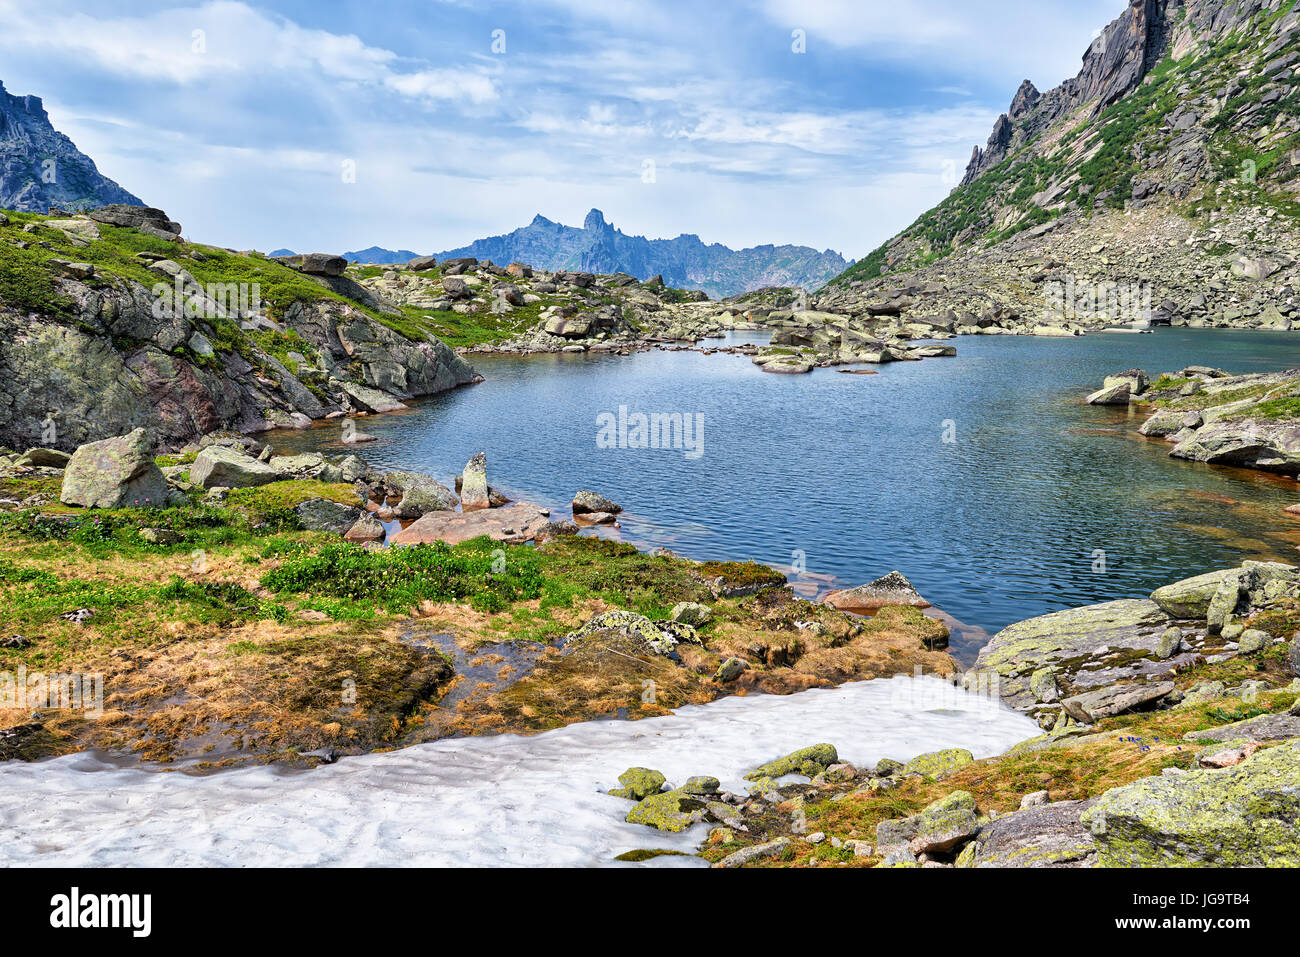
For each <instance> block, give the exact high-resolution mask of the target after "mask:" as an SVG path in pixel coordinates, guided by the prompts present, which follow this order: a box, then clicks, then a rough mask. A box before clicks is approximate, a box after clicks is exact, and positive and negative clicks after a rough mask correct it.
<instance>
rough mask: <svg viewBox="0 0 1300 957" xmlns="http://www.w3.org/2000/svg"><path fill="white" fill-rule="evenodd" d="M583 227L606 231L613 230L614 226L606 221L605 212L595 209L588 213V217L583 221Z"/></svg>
mask: <svg viewBox="0 0 1300 957" xmlns="http://www.w3.org/2000/svg"><path fill="white" fill-rule="evenodd" d="M582 228H583V229H589V230H592V231H599V232H605V231H606V230H610V231H612V230H613V228H614V227H613V226H611V225H610V224H609V223H607V222H605V214H604V213H602V212H601V211H600V210H598V209H593V210H592V211H591V212H589V213H588V214H587V218H586V219H584V220H583V221H582Z"/></svg>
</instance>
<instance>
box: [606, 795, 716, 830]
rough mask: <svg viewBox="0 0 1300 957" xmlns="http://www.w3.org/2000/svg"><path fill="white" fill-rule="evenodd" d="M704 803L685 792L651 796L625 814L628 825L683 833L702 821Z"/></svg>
mask: <svg viewBox="0 0 1300 957" xmlns="http://www.w3.org/2000/svg"><path fill="white" fill-rule="evenodd" d="M704 809H705V805H704V802H703V801H701V800H700V799H699V798H698V797H697V796H695V795H693V794H687V793H686V792H685V791H664V792H662V793H660V794H651V795H650V796H649V797H646V798H643V799H642V800H641V801H639V802H637V805H636V807H634V808H632V810H630V811H628V812H627V817H626V818H625V820H626V821H627V822H628V823H629V824H644V825H645V826H646V827H653V828H655V829H656V830H660V831H672V832H674V833H676V832H678V831H684V830H686V829H687V828H688V827H690V826H691V825H692V824H695V823H696V822H698V821H702V820H703V819H704Z"/></svg>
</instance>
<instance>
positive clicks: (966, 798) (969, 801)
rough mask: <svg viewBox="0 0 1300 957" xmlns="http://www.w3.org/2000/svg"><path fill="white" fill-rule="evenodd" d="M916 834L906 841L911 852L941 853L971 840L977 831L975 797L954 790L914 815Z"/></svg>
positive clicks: (977, 821) (977, 815)
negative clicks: (915, 816) (915, 818)
mask: <svg viewBox="0 0 1300 957" xmlns="http://www.w3.org/2000/svg"><path fill="white" fill-rule="evenodd" d="M917 818H918V820H917V826H916V834H915V836H914V837H913V838H912V840H911V841H910V842H909V847H910V849H911V851H912V853H913V854H942V853H946V852H948V851H951V850H953V849H954V848H955V847H957V846H958V845H960V844H962V843H964V842H965V841H968V840H970V839H971V838H972V837H974V836H975V835H976V833H978V831H979V814H978V813H977V812H976V810H975V798H974V797H972V796H971V795H970V793H969V792H967V791H953V792H952V793H951V794H949V795H948V796H947V797H942V798H940V799H939V800H937V801H935V802H934V803H933V804H931V805H929V806H928V807H926V809H925V810H924V811H922V812H921V813H920V814H918V815H917Z"/></svg>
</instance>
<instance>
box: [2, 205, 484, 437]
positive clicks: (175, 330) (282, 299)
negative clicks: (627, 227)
mask: <svg viewBox="0 0 1300 957" xmlns="http://www.w3.org/2000/svg"><path fill="white" fill-rule="evenodd" d="M93 215H94V216H95V217H98V220H99V222H97V221H96V220H94V219H90V218H85V219H72V220H67V221H61V220H54V219H43V220H37V221H35V222H33V223H29V224H28V226H27V227H23V228H18V227H17V226H16V224H13V223H11V224H9V225H8V226H5V225H0V259H2V260H3V262H4V264H5V265H4V268H5V269H6V270H8V269H11V268H13V269H21V270H23V273H22V274H23V275H24V276H26V277H27V279H26V280H25V282H24V283H23V284H17V285H14V284H10V285H6V286H0V290H7V292H4V293H3V294H0V376H3V378H4V379H5V381H6V382H7V383H9V386H8V387H7V388H6V389H4V390H3V391H0V445H3V446H8V447H12V448H29V447H33V446H50V447H53V448H57V449H61V450H64V451H68V452H71V451H72V450H73V449H75V448H77V446H79V445H82V444H84V443H86V442H90V441H95V440H98V439H101V438H104V437H105V436H110V435H116V434H119V433H121V432H123V431H129V430H132V429H136V428H143V429H145V430H147V431H148V432H149V433H150V435H151V436H153V437H154V439H155V441H156V442H157V443H158V445H159V446H160V447H179V446H181V445H184V444H186V443H188V442H191V441H193V440H194V439H196V438H197V437H199V436H202V435H205V434H208V433H211V432H213V431H217V430H225V429H228V430H234V431H238V432H255V431H261V430H264V429H269V428H274V427H284V426H291V427H305V426H307V425H309V424H310V423H311V421H312V420H316V419H322V418H325V417H328V416H337V415H339V414H341V413H345V412H353V411H360V412H376V411H389V410H392V409H399V408H402V400H403V399H407V398H413V397H417V396H422V395H429V394H432V393H435V392H441V391H444V390H446V389H450V388H454V387H456V386H459V385H464V384H468V383H471V382H475V381H478V379H479V377H478V375H477V373H476V372H475V371H474V369H473V368H472V367H471V366H470V365H469V364H468V363H467V362H466V361H465V360H464V359H462V358H460V357H459V356H457V355H456V354H455V353H454V352H453V351H452V350H451V349H450V348H448V347H447V346H446V345H445V344H444V343H443V342H442V341H441V340H439V339H437V338H435V337H434V336H432V335H427V334H417V333H416V332H414V331H413V330H412V329H411V328H410V327H409V326H408V325H402V324H400V323H397V322H395V321H391V320H390V319H389V318H388V317H389V316H390V315H391V314H394V313H397V312H399V310H398V309H397V307H396V306H392V305H386V306H384V307H383V308H378V307H377V304H378V302H379V300H378V299H377V298H376V297H375V296H374V295H373V294H372V293H371V292H370V291H368V290H366V289H364V288H362V287H361V286H360V285H358V284H356V283H353V282H352V281H351V280H349V279H346V277H330V276H317V275H308V274H306V273H303V272H299V271H298V270H296V269H292V268H291V267H288V266H284V265H281V264H278V263H275V262H274V261H272V260H268V259H264V258H260V257H255V256H252V255H246V254H240V253H233V252H231V251H228V250H221V249H215V248H213V247H207V246H197V245H194V244H190V243H184V242H180V241H176V240H177V233H178V231H179V229H180V225H179V224H178V223H175V222H172V221H171V220H170V218H168V217H167V215H166V214H165V213H163V212H162V211H160V210H153V209H149V208H146V207H140V206H122V205H110V206H105V207H103V208H102V209H98V210H96V211H94V213H93ZM101 222H102V224H103V228H104V229H109V228H112V229H133V230H136V231H138V232H142V233H146V234H149V235H151V236H154V237H155V238H163V239H166V240H167V241H169V242H173V243H174V250H175V251H174V253H173V256H174V258H170V259H169V258H165V257H163V256H161V255H160V254H154V253H147V254H141V255H140V256H135V255H134V254H132V253H131V251H130V247H129V246H123V245H121V244H120V242H119V241H118V240H117V239H116V238H115V237H112V236H110V235H108V234H107V233H106V234H104V235H102V236H100V238H95V236H96V235H98V234H97V232H96V230H99V229H100V228H101V225H100V224H101ZM66 223H72V224H78V228H77V229H72V228H71V227H70V226H67V225H66ZM82 226H85V227H88V228H86V229H82V228H81V227H82ZM43 236H44V237H49V238H48V239H41V237H43ZM169 237H170V238H169ZM33 240H39V242H34V241H33ZM86 245H91V246H93V247H95V250H96V253H97V256H96V264H95V265H94V266H93V267H90V269H91V272H90V274H88V275H84V274H81V273H78V272H77V271H76V270H69V269H68V268H66V266H67V261H66V260H63V259H61V258H59V257H58V256H51V255H50V253H49V250H47V249H45V248H44V247H45V246H48V247H50V248H51V249H54V250H56V251H61V249H60V247H64V246H71V247H74V248H77V247H80V246H86ZM141 257H143V258H141ZM11 260H12V261H11ZM340 262H341V260H340ZM142 265H145V266H147V267H148V268H149V270H150V271H152V272H153V273H155V275H156V282H155V284H154V285H153V286H148V285H146V284H144V283H142V282H141V281H140V280H139V278H138V276H139V270H140V269H141V266H142ZM250 275H252V276H258V275H260V276H262V277H263V279H262V281H261V282H259V283H247V282H243V281H242V280H241V281H235V280H236V279H237V278H239V277H245V276H250ZM199 277H204V278H202V279H200V278H199ZM218 280H220V281H218ZM228 280H229V281H228ZM318 280H319V281H320V283H325V285H318V284H317V281H318ZM328 283H335V284H338V283H344V284H350V285H344V286H341V287H340V288H343V289H344V292H343V293H339V292H337V291H336V290H335V289H334V287H333V286H330V285H328ZM353 287H355V288H353ZM349 292H353V293H355V294H356V296H355V297H354V298H349V296H348V295H347V293H349ZM264 293H270V295H269V297H268V298H267V299H265V300H263V298H262V296H263V294H264ZM398 329H401V330H402V331H398Z"/></svg>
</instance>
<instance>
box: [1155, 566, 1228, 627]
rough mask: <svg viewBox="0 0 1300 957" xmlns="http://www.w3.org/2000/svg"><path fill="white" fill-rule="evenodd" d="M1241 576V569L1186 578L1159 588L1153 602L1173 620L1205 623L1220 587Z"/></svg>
mask: <svg viewBox="0 0 1300 957" xmlns="http://www.w3.org/2000/svg"><path fill="white" fill-rule="evenodd" d="M1240 574H1241V571H1240V569H1237V568H1229V569H1225V570H1223V571H1217V572H1207V573H1206V574H1204V575H1197V576H1195V577H1193V578H1185V579H1183V580H1182V581H1179V582H1174V583H1173V584H1172V585H1162V586H1161V587H1160V588H1157V589H1156V590H1155V591H1153V592H1152V593H1151V600H1152V601H1153V602H1155V603H1156V604H1157V605H1159V606H1160V610H1161V611H1163V612H1164V613H1165V614H1166V615H1169V616H1170V617H1171V618H1181V619H1186V620H1197V619H1199V620H1201V621H1204V620H1205V616H1206V615H1207V614H1208V613H1209V610H1210V602H1211V601H1212V600H1213V599H1214V594H1215V592H1217V591H1218V590H1219V586H1220V585H1222V584H1223V583H1224V582H1225V581H1227V580H1228V579H1234V580H1235V579H1236V578H1237V577H1238V576H1239V575H1240Z"/></svg>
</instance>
